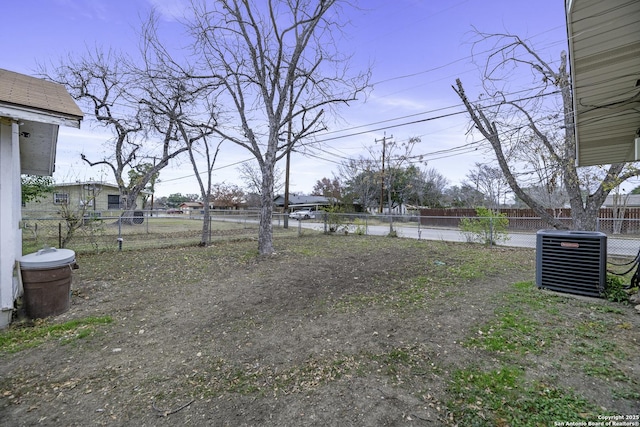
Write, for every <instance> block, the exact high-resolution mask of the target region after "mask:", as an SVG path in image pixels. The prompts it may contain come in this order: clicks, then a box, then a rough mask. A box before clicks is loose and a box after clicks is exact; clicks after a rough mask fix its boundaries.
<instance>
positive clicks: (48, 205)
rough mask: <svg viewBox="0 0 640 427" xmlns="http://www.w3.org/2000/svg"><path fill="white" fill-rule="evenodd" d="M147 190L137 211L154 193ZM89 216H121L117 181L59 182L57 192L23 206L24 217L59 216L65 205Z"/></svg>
mask: <svg viewBox="0 0 640 427" xmlns="http://www.w3.org/2000/svg"><path fill="white" fill-rule="evenodd" d="M150 194H151V193H150V192H149V191H143V192H142V193H141V194H140V195H138V199H137V200H136V210H142V209H144V207H145V206H144V205H145V199H146V198H147V197H148V196H149V195H150ZM63 206H64V207H65V208H68V209H70V210H72V211H74V212H82V213H84V215H86V216H96V217H109V216H118V215H119V214H120V211H121V210H122V208H123V207H124V200H123V197H121V196H120V190H119V189H118V186H117V185H115V184H110V183H107V182H98V181H77V182H69V183H61V184H56V185H55V189H54V191H53V193H51V194H48V195H46V196H45V197H44V198H42V199H40V200H38V201H32V202H29V203H27V204H25V205H24V206H23V207H22V216H23V217H30V218H33V217H37V216H42V215H55V214H56V213H57V212H59V211H60V208H62V207H63Z"/></svg>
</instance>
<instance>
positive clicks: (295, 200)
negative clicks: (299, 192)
mask: <svg viewBox="0 0 640 427" xmlns="http://www.w3.org/2000/svg"><path fill="white" fill-rule="evenodd" d="M333 203H335V201H333V202H332V200H330V199H329V198H328V197H324V196H295V195H289V208H290V209H303V208H307V209H312V210H319V209H321V208H324V207H329V206H331V205H332V204H333ZM273 205H274V207H276V208H278V209H280V210H282V209H283V208H284V196H283V195H280V194H278V195H277V196H276V197H275V198H274V199H273Z"/></svg>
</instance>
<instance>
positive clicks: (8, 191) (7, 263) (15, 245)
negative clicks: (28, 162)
mask: <svg viewBox="0 0 640 427" xmlns="http://www.w3.org/2000/svg"><path fill="white" fill-rule="evenodd" d="M18 134H19V127H18V125H17V124H16V123H15V122H12V121H9V120H7V119H4V118H3V119H0V200H1V201H3V206H2V209H0V242H2V245H0V329H2V328H4V327H6V326H7V325H8V324H9V323H10V321H11V315H12V312H13V302H14V300H15V298H16V297H17V296H18V294H19V293H20V292H21V289H18V286H17V283H18V282H17V279H16V277H15V268H14V267H15V261H16V258H17V257H19V256H20V255H21V254H22V238H21V237H22V236H21V232H20V229H19V223H20V199H21V190H20V146H19V139H18Z"/></svg>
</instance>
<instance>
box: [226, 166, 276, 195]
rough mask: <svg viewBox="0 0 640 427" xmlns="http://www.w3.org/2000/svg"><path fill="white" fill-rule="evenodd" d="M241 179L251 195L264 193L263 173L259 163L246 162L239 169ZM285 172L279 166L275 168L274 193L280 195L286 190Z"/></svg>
mask: <svg viewBox="0 0 640 427" xmlns="http://www.w3.org/2000/svg"><path fill="white" fill-rule="evenodd" d="M237 170H238V173H239V174H240V179H242V181H243V182H244V185H245V188H246V189H247V191H248V192H249V193H254V194H260V192H261V191H262V171H261V170H260V165H258V162H244V163H242V164H241V165H240V166H239V167H238V169H237ZM283 177H284V172H283V171H282V169H280V168H279V167H278V166H275V167H274V168H273V193H274V194H278V193H280V191H282V189H283V188H284V179H283Z"/></svg>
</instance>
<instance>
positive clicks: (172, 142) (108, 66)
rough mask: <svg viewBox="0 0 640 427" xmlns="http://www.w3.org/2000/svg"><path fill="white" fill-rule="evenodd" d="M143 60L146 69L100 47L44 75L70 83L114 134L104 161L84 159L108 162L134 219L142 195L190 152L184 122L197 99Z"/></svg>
mask: <svg viewBox="0 0 640 427" xmlns="http://www.w3.org/2000/svg"><path fill="white" fill-rule="evenodd" d="M143 59H144V60H143V63H144V67H143V68H140V67H138V66H136V65H134V64H133V63H132V61H131V60H129V58H126V57H124V56H123V55H118V54H115V53H113V52H111V51H109V52H107V53H105V52H102V51H100V50H98V49H96V51H95V52H88V53H87V54H86V55H85V56H81V57H77V58H74V57H71V56H70V57H69V58H67V60H65V61H61V65H59V66H58V67H56V68H55V71H54V74H49V73H48V72H47V70H46V68H45V67H41V70H42V71H41V72H42V74H44V75H45V76H47V77H48V78H49V79H51V80H54V81H56V82H58V83H61V84H63V85H65V86H66V87H67V89H68V90H69V93H70V94H71V95H72V96H73V97H74V98H75V99H76V100H78V101H81V102H83V103H84V106H85V108H87V109H89V110H90V111H91V113H92V115H93V116H94V117H95V120H96V121H97V123H98V124H99V125H101V126H104V127H106V128H108V129H110V130H111V131H112V132H113V135H114V136H113V139H112V140H111V144H112V152H110V153H108V154H107V155H106V156H105V157H104V158H102V159H89V158H88V157H87V156H86V155H84V154H81V157H82V160H84V161H85V162H86V163H87V164H88V165H90V166H99V165H104V166H107V167H108V168H109V169H110V170H111V171H112V173H113V177H114V179H115V181H116V183H117V185H118V188H119V190H120V196H121V206H122V208H123V210H124V212H123V214H122V216H123V218H132V217H133V211H134V210H135V209H136V208H137V205H136V203H137V202H136V199H137V197H138V195H139V194H140V192H141V191H142V190H144V189H145V187H146V186H147V184H148V183H149V182H150V181H151V180H152V179H153V177H154V176H157V174H158V173H159V172H160V170H162V169H163V168H164V167H165V166H167V165H168V164H169V161H170V160H171V159H173V158H175V157H177V156H178V155H179V154H181V153H183V152H185V151H187V150H188V147H187V145H186V144H185V143H182V142H181V134H180V133H179V128H178V122H179V121H181V120H183V119H184V117H185V114H186V111H185V110H186V108H185V105H186V104H188V103H190V102H193V101H194V100H195V99H196V93H194V91H192V90H190V88H189V87H188V86H187V85H185V83H184V81H183V80H181V79H179V78H175V76H172V75H168V74H166V73H162V72H159V71H158V68H156V67H155V65H157V64H154V63H153V62H150V61H151V58H150V57H148V56H147V57H144V58H143ZM150 159H154V163H153V164H152V167H149V168H145V169H144V171H145V173H144V174H141V175H138V176H137V177H136V181H135V182H134V183H127V182H126V180H125V178H126V177H127V175H128V171H129V170H131V169H140V168H139V165H140V164H143V163H145V164H150V163H149V160H150Z"/></svg>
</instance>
